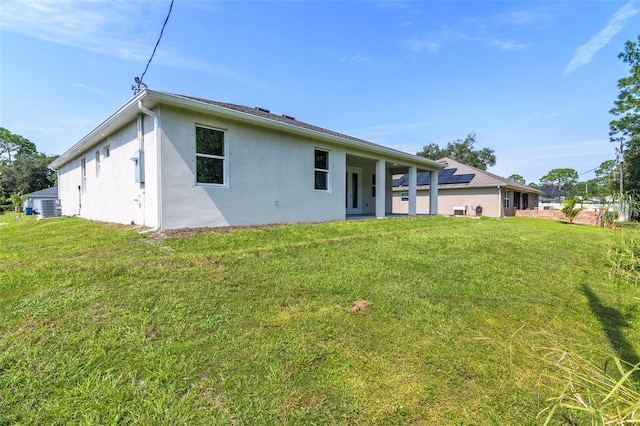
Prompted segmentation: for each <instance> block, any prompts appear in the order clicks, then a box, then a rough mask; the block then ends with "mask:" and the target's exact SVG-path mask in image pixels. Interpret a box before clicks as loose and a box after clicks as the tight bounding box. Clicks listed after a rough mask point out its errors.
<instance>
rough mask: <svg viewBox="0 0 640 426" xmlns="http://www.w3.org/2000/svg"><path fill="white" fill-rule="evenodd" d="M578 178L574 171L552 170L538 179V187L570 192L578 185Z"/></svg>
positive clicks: (566, 169) (565, 169)
mask: <svg viewBox="0 0 640 426" xmlns="http://www.w3.org/2000/svg"><path fill="white" fill-rule="evenodd" d="M579 176H580V175H578V172H576V171H575V170H574V169H568V168H564V169H553V170H551V171H549V173H547V174H546V175H544V176H543V177H542V178H540V186H552V187H554V188H558V189H562V190H563V191H567V192H571V191H573V188H574V187H575V186H576V184H577V183H578V178H579Z"/></svg>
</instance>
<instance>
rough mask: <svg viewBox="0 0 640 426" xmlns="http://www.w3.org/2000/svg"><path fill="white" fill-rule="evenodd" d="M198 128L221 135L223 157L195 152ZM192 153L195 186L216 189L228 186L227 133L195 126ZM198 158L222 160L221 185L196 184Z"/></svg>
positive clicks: (208, 127) (201, 125) (202, 125)
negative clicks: (193, 153) (193, 155)
mask: <svg viewBox="0 0 640 426" xmlns="http://www.w3.org/2000/svg"><path fill="white" fill-rule="evenodd" d="M198 127H200V128H201V129H209V130H215V131H216V132H221V133H222V135H223V136H222V138H223V139H222V152H223V155H215V154H203V153H198V151H197V145H198V143H197V139H196V138H197V131H198V130H197V129H198ZM193 135H194V144H193V147H194V151H195V157H194V158H195V167H196V170H195V173H194V177H195V180H196V186H209V187H217V188H227V187H228V186H229V183H228V182H229V178H228V171H227V168H228V164H229V161H228V152H229V151H228V148H227V145H228V139H227V131H226V130H225V129H220V128H217V127H213V126H207V125H204V124H197V123H196V124H195V132H194V134H193ZM198 157H202V158H214V159H217V160H222V183H213V182H198V165H197V163H198Z"/></svg>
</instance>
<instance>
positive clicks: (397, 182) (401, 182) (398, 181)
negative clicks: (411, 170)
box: [393, 175, 409, 186]
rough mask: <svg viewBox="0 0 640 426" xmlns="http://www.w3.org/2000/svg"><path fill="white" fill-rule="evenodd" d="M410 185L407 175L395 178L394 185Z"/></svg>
mask: <svg viewBox="0 0 640 426" xmlns="http://www.w3.org/2000/svg"><path fill="white" fill-rule="evenodd" d="M407 185H409V178H408V177H407V175H402V176H401V177H399V178H398V179H394V180H393V186H407Z"/></svg>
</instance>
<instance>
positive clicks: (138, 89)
mask: <svg viewBox="0 0 640 426" xmlns="http://www.w3.org/2000/svg"><path fill="white" fill-rule="evenodd" d="M174 1H175V0H171V4H170V5H169V12H168V13H167V17H166V18H165V20H164V24H162V29H161V30H160V36H159V37H158V41H156V45H155V46H154V48H153V52H152V53H151V57H150V58H149V61H147V66H146V67H144V72H143V73H142V75H141V76H140V78H139V79H138V78H136V84H135V85H134V86H133V87H132V89H133V91H134V92H135V93H136V94H137V93H138V92H139V91H140V86H141V85H143V86H144V87H147V85H146V84H144V83H143V79H144V75H145V74H146V73H147V70H148V69H149V65H150V64H151V61H152V60H153V57H154V56H155V54H156V49H157V48H158V45H159V44H160V40H162V35H163V34H164V28H165V27H166V26H167V22H169V17H170V16H171V11H172V10H173V2H174Z"/></svg>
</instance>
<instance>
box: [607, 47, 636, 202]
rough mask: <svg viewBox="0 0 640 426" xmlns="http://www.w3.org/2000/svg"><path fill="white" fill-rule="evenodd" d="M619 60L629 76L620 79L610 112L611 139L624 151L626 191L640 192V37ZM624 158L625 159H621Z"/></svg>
mask: <svg viewBox="0 0 640 426" xmlns="http://www.w3.org/2000/svg"><path fill="white" fill-rule="evenodd" d="M618 58H620V59H622V61H623V62H625V63H627V64H628V65H629V68H630V70H629V71H630V73H629V76H627V77H623V78H621V79H620V80H618V88H619V89H620V93H619V94H618V99H617V100H616V101H615V102H614V106H613V108H612V109H611V110H610V111H609V112H610V113H611V114H613V115H614V116H615V117H616V118H615V119H614V120H612V121H611V122H610V123H609V130H610V131H609V139H610V141H611V142H614V143H617V144H619V148H617V150H618V155H619V156H620V155H621V151H623V152H624V179H623V181H624V189H628V190H635V191H638V190H640V36H638V41H637V42H633V41H627V42H626V43H625V47H624V51H623V52H621V53H620V54H619V55H618ZM620 159H622V158H620Z"/></svg>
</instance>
